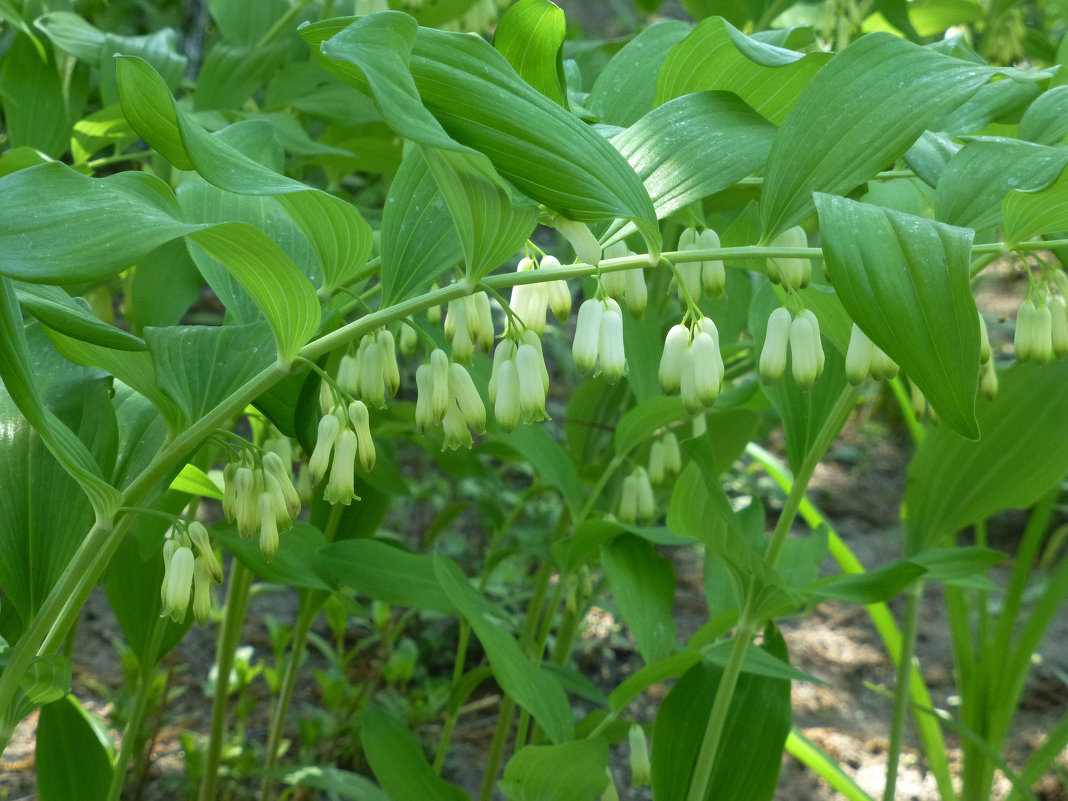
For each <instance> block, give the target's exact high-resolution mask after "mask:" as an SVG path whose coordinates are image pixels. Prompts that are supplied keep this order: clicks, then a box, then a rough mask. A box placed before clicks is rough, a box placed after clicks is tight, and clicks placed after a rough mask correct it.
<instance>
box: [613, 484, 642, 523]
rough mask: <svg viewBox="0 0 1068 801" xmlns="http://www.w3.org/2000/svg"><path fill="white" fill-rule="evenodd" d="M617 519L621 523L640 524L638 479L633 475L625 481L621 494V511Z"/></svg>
mask: <svg viewBox="0 0 1068 801" xmlns="http://www.w3.org/2000/svg"><path fill="white" fill-rule="evenodd" d="M616 517H618V518H619V522H620V523H629V524H631V525H633V524H634V523H637V522H638V479H637V478H635V477H634V475H633V474H631V475H629V476H627V477H626V478H625V479H623V489H622V491H621V492H620V494H619V510H618V511H617V512H616Z"/></svg>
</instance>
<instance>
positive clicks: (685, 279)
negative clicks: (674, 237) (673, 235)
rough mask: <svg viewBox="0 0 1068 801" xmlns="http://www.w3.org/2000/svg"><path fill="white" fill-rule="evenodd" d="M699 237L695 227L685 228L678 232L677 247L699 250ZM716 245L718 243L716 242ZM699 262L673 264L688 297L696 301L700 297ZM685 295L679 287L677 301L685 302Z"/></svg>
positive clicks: (686, 249) (681, 249)
mask: <svg viewBox="0 0 1068 801" xmlns="http://www.w3.org/2000/svg"><path fill="white" fill-rule="evenodd" d="M700 241H701V238H700V236H699V235H698V233H697V229H696V228H687V229H686V230H685V231H683V232H682V233H681V234H679V247H678V249H679V250H680V251H689V250H700V248H701V244H700ZM717 246H718V244H717ZM701 264H702V262H699V261H691V262H679V263H678V264H676V265H675V269H676V271H677V272H678V275H679V277H681V278H682V283H683V284H684V285H685V287H686V291H687V292H689V294H690V298H692V299H693V301H694V302H695V303H696V302H697V301H698V300H700V299H701ZM685 302H686V295H685V293H684V292H683V291H682V288H681V287H680V288H679V303H682V304H685Z"/></svg>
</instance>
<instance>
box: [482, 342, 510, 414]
mask: <svg viewBox="0 0 1068 801" xmlns="http://www.w3.org/2000/svg"><path fill="white" fill-rule="evenodd" d="M514 358H515V342H514V341H513V340H512V339H511V338H509V337H505V338H504V339H502V340H501V341H500V342H498V343H497V349H496V350H495V351H493V369H492V370H490V379H489V386H488V387H487V391H488V393H489V402H490V403H491V404H494V403H496V402H497V376H498V375H499V374H500V370H501V365H502V364H504V363H505V362H508V361H511V360H512V359H514Z"/></svg>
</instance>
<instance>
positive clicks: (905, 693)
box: [883, 581, 923, 801]
mask: <svg viewBox="0 0 1068 801" xmlns="http://www.w3.org/2000/svg"><path fill="white" fill-rule="evenodd" d="M922 597H923V582H922V581H916V582H914V583H913V584H911V585H909V587H908V588H907V589H906V590H905V620H904V625H903V626H902V632H901V656H900V659H899V660H898V663H897V678H896V679H895V681H894V712H893V717H892V718H891V720H890V747H889V749H888V751H887V755H886V785H885V787H884V790H883V801H894V793H895V792H896V791H897V766H898V762H899V761H900V760H901V741H902V738H903V736H904V728H905V715H906V714H907V713H908V709H909V696H910V692H909V685H910V684H911V682H912V658H913V655H914V654H915V651H916V634H917V631H918V629H919V626H918V623H919V617H920V600H921V598H922Z"/></svg>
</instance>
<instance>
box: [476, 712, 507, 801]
mask: <svg viewBox="0 0 1068 801" xmlns="http://www.w3.org/2000/svg"><path fill="white" fill-rule="evenodd" d="M514 714H515V701H513V700H512V698H511V696H507V695H506V696H504V697H503V698H502V699H501V709H500V712H499V713H498V715H497V728H496V729H495V730H494V732H493V742H492V743H490V752H489V759H488V760H487V761H486V772H485V773H484V774H483V776H482V787H481V788H480V789H479V791H478V801H490V799H491V798H492V797H493V788H494V786H496V784H497V774H498V773H499V772H500V770H501V762H502V761H503V760H504V747H505V745H507V743H508V732H509V731H511V728H512V716H513V715H514Z"/></svg>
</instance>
